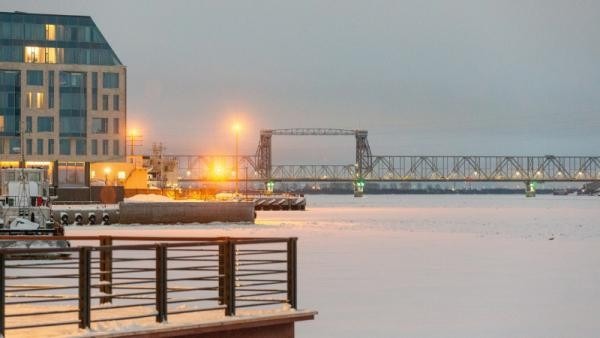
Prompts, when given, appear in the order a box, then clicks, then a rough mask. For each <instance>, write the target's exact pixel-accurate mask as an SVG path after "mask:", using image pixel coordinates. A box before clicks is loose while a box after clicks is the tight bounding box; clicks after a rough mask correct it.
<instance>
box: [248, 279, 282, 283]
mask: <svg viewBox="0 0 600 338" xmlns="http://www.w3.org/2000/svg"><path fill="white" fill-rule="evenodd" d="M237 281H238V282H277V283H287V280H285V279H255V278H251V279H238V280H237Z"/></svg>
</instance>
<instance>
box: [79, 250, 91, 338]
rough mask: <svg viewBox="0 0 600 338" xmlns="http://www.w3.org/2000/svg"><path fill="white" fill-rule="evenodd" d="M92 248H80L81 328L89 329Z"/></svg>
mask: <svg viewBox="0 0 600 338" xmlns="http://www.w3.org/2000/svg"><path fill="white" fill-rule="evenodd" d="M90 261H91V249H90V248H89V247H81V248H79V328H80V329H88V328H89V327H90V323H91V318H90V317H91V301H90V296H91V285H90V284H91V273H92V271H91V264H90Z"/></svg>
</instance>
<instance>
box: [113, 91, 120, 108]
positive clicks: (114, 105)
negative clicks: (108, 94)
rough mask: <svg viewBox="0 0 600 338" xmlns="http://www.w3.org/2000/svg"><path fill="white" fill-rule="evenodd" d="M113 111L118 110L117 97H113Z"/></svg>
mask: <svg viewBox="0 0 600 338" xmlns="http://www.w3.org/2000/svg"><path fill="white" fill-rule="evenodd" d="M113 110H119V95H113Z"/></svg>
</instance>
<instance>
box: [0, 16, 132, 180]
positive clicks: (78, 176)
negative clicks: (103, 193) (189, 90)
mask: <svg viewBox="0 0 600 338" xmlns="http://www.w3.org/2000/svg"><path fill="white" fill-rule="evenodd" d="M126 83H127V72H126V68H125V66H124V65H123V64H122V63H121V61H120V60H119V58H118V57H117V55H116V53H115V52H114V50H113V49H112V48H111V46H110V44H109V43H108V42H107V40H106V39H105V37H104V36H103V35H102V33H101V32H100V30H99V29H98V27H97V26H96V24H95V23H94V21H93V20H92V18H91V17H89V16H75V15H54V14H31V13H22V12H11V13H9V12H0V161H1V165H2V166H3V167H8V166H17V165H18V161H19V159H20V152H21V148H22V149H23V151H24V154H25V158H26V163H27V165H28V166H45V167H48V169H49V171H50V172H51V181H52V185H53V186H55V187H71V188H72V187H85V186H88V187H89V186H90V175H91V176H94V172H93V171H91V170H90V163H98V162H125V157H126V153H125V151H126V144H125V130H126V117H127V97H126V94H127V92H126ZM92 178H93V177H92Z"/></svg>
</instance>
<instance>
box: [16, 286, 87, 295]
mask: <svg viewBox="0 0 600 338" xmlns="http://www.w3.org/2000/svg"><path fill="white" fill-rule="evenodd" d="M77 288H79V285H73V286H51V287H39V288H35V287H33V286H32V287H30V288H29V289H23V288H17V289H16V290H15V289H12V288H11V286H6V292H7V293H15V292H25V291H47V290H66V289H77Z"/></svg>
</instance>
